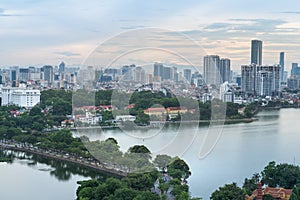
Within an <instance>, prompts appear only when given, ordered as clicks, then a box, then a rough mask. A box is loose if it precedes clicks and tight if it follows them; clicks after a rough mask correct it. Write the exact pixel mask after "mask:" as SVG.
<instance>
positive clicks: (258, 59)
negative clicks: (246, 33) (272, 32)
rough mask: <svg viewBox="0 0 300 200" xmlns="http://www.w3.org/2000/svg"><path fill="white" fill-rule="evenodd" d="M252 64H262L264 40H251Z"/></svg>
mask: <svg viewBox="0 0 300 200" xmlns="http://www.w3.org/2000/svg"><path fill="white" fill-rule="evenodd" d="M251 64H257V65H262V41H260V40H252V41H251Z"/></svg>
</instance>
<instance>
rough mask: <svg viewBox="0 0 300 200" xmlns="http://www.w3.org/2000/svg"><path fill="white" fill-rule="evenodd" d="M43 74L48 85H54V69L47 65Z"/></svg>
mask: <svg viewBox="0 0 300 200" xmlns="http://www.w3.org/2000/svg"><path fill="white" fill-rule="evenodd" d="M43 72H44V80H45V81H47V82H48V84H52V83H53V77H54V74H53V67H52V66H51V65H45V66H43Z"/></svg>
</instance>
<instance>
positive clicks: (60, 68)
mask: <svg viewBox="0 0 300 200" xmlns="http://www.w3.org/2000/svg"><path fill="white" fill-rule="evenodd" d="M65 66H66V65H65V63H64V62H61V63H60V64H59V67H58V72H59V73H64V72H65Z"/></svg>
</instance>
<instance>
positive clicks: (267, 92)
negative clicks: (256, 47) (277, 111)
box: [242, 64, 281, 96]
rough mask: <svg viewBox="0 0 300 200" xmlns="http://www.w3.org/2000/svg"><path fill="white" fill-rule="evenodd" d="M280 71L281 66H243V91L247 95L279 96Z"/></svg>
mask: <svg viewBox="0 0 300 200" xmlns="http://www.w3.org/2000/svg"><path fill="white" fill-rule="evenodd" d="M280 71H281V70H280V65H273V66H260V65H255V64H251V65H242V91H243V92H245V93H246V94H247V95H258V96H274V95H277V94H278V92H279V91H280Z"/></svg>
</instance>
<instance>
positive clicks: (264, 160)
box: [0, 109, 300, 200]
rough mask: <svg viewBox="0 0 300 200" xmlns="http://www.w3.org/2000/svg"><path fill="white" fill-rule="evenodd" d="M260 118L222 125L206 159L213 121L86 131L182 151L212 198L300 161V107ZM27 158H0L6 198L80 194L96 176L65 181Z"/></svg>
mask: <svg viewBox="0 0 300 200" xmlns="http://www.w3.org/2000/svg"><path fill="white" fill-rule="evenodd" d="M257 118H258V121H254V122H252V123H239V124H230V125H224V126H220V127H218V131H221V135H220V138H219V140H218V141H217V143H216V145H215V146H214V148H213V149H212V150H211V151H209V154H208V155H207V156H206V157H204V158H202V159H200V158H199V154H200V147H201V145H203V141H204V140H205V138H206V137H207V133H208V131H209V130H211V127H209V126H201V127H200V128H197V127H196V126H195V125H194V124H182V125H181V126H180V127H177V126H169V127H167V128H164V129H152V130H147V129H134V130H130V131H126V130H125V131H119V130H105V131H101V130H92V129H91V130H88V131H85V134H86V135H87V136H89V137H90V139H91V140H95V139H106V138H108V137H114V138H116V139H117V140H118V142H119V145H120V147H121V149H122V150H124V151H126V150H127V149H128V148H129V147H130V146H132V145H134V144H143V145H146V146H147V147H148V148H149V149H150V150H151V152H153V153H154V154H159V153H168V154H171V155H173V156H174V155H179V156H181V157H182V158H183V159H184V160H185V161H186V162H187V163H188V164H189V166H190V167H191V171H192V176H191V177H190V178H189V180H188V181H189V185H190V189H191V193H192V195H193V196H198V197H203V199H209V196H210V194H211V193H212V192H213V191H214V190H216V189H217V188H218V187H219V186H222V185H224V184H226V183H232V182H237V183H238V184H239V185H241V184H242V182H243V180H244V178H246V177H250V176H252V174H253V173H255V172H260V171H262V170H263V168H264V166H266V165H267V164H268V162H270V161H272V160H274V161H276V162H278V163H283V162H287V163H291V164H293V163H295V164H298V165H300V148H299V141H300V126H298V124H297V122H298V121H299V119H300V109H281V110H273V111H264V112H260V113H259V114H258V115H257ZM81 134H82V133H80V132H76V133H74V135H77V136H79V135H81ZM215 136H216V135H215ZM215 138H217V137H214V138H213V141H215ZM210 139H211V138H210ZM205 141H209V140H205ZM210 142H211V141H210ZM206 144H207V143H206ZM208 144H209V145H208V146H213V145H211V144H212V143H209V142H208ZM27 162H31V160H25V161H24V160H19V159H16V160H15V161H14V162H13V163H12V164H5V163H0V174H1V180H2V181H1V183H0V199H5V200H13V199H30V200H35V199H41V197H43V198H42V199H49V200H50V199H64V200H65V199H74V198H75V191H76V188H77V184H76V181H78V180H82V179H88V178H89V177H90V176H88V175H87V174H84V175H80V173H79V174H78V173H77V174H76V173H74V174H72V173H71V176H70V177H69V179H65V180H59V178H58V177H57V176H54V175H53V173H52V175H51V173H49V171H51V169H49V165H48V164H45V163H37V164H36V165H28V163H27ZM11 191H13V192H11ZM2 197H5V198H2Z"/></svg>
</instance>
